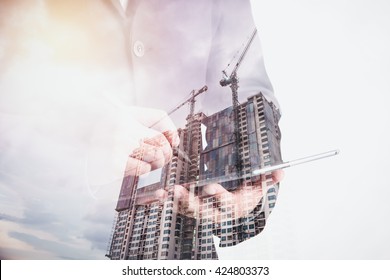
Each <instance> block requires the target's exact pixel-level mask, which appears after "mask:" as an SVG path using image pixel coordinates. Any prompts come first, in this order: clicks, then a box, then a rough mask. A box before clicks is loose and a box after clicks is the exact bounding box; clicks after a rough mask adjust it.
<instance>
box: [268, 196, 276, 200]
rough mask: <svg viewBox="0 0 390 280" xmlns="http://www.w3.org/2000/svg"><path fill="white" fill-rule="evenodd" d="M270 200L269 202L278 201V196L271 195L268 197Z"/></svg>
mask: <svg viewBox="0 0 390 280" xmlns="http://www.w3.org/2000/svg"><path fill="white" fill-rule="evenodd" d="M268 199H269V200H274V199H276V195H269V196H268Z"/></svg>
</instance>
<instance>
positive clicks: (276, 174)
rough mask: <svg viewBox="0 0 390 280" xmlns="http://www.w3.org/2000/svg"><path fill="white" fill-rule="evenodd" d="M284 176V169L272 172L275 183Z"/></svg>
mask: <svg viewBox="0 0 390 280" xmlns="http://www.w3.org/2000/svg"><path fill="white" fill-rule="evenodd" d="M283 178H284V171H283V170H282V169H279V170H276V171H274V172H272V181H273V183H274V184H277V183H279V182H280V181H282V180H283Z"/></svg>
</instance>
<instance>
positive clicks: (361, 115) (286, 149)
mask: <svg viewBox="0 0 390 280" xmlns="http://www.w3.org/2000/svg"><path fill="white" fill-rule="evenodd" d="M39 2H40V1H36V2H33V1H29V2H28V3H34V5H33V4H24V5H32V6H31V7H33V9H34V10H35V12H34V13H31V15H30V16H31V17H25V18H24V19H23V22H21V21H20V14H19V16H18V11H17V10H16V11H14V12H13V13H10V14H7V17H6V18H5V17H4V14H1V9H0V16H1V18H0V20H1V21H2V22H1V24H0V26H1V27H0V32H1V33H0V34H1V35H2V36H0V58H1V59H3V62H4V61H6V62H7V61H8V60H7V59H6V60H4V59H5V58H8V57H9V56H5V51H4V50H5V47H4V46H6V45H7V44H6V43H7V42H6V41H5V40H4V38H6V36H3V35H4V34H6V33H4V32H6V30H5V29H4V26H5V25H4V24H3V22H4V20H5V21H6V22H7V26H12V28H15V29H16V30H25V29H23V26H27V25H28V24H29V23H31V22H34V23H35V24H36V23H37V22H38V23H39V24H42V25H43V26H44V25H45V21H43V22H41V21H42V19H44V18H45V14H44V9H42V7H41V6H39ZM251 2H252V10H253V15H254V19H255V22H256V24H257V26H258V29H259V37H260V38H261V42H262V47H263V53H264V57H265V64H266V69H267V72H268V75H269V77H270V79H271V81H272V84H273V87H274V90H275V94H276V97H277V99H278V101H279V103H280V105H281V109H282V113H283V117H282V119H281V122H280V127H281V130H282V134H283V139H282V154H283V158H284V159H285V160H287V161H288V160H292V159H295V158H300V157H304V156H307V155H311V154H317V153H320V152H324V151H328V150H332V149H339V150H340V155H339V156H337V157H335V158H331V159H325V160H321V161H318V162H315V163H311V164H307V165H302V166H297V167H293V168H291V169H289V170H286V171H285V179H284V181H283V183H282V185H281V189H280V192H279V196H278V202H277V206H276V207H275V210H274V211H273V213H272V215H271V217H270V218H269V220H268V223H267V227H266V229H265V230H264V232H262V233H261V234H260V235H258V236H257V237H255V238H253V239H251V240H250V241H247V242H243V243H241V244H240V245H238V246H235V247H233V248H229V249H225V250H224V251H221V252H219V255H220V257H221V258H225V259H232V258H233V259H234V258H237V253H238V252H242V250H243V249H244V250H245V252H247V254H245V255H243V254H240V258H248V259H389V257H390V256H389V255H390V242H389V241H388V236H390V225H389V222H388V217H387V216H388V213H390V206H389V204H388V202H387V198H388V197H389V196H390V189H389V183H388V182H387V181H386V179H385V176H386V167H387V166H388V164H387V163H386V159H387V158H389V156H390V151H389V147H388V145H387V143H389V142H390V139H389V138H390V134H389V130H388V128H387V127H388V123H389V121H390V116H389V115H390V113H389V110H387V104H389V97H388V93H389V91H390V82H389V79H388V77H389V76H390V75H389V74H390V73H389V72H390V54H389V53H388V49H390V38H389V36H388V34H390V32H389V31H390V30H389V29H390V19H388V14H389V12H390V7H389V5H390V4H388V2H386V1H382V0H376V1H368V0H357V1H352V0H339V1H335V0H329V1H313V0H311V1H308V0H298V1H293V2H292V1H286V0H279V1H278V0H276V1H264V0H261V1H255V0H253V1H251ZM31 7H30V8H31ZM99 11H100V10H99ZM82 16H84V15H82ZM82 16H80V18H82ZM102 16H106V14H105V13H104V12H102ZM39 24H38V25H37V26H38V27H37V29H36V30H35V31H36V32H40V31H39V30H40V29H39ZM58 24H59V23H58ZM21 27H22V28H21ZM116 27H117V26H116V23H112V24H111V25H109V26H105V28H106V29H104V30H107V32H110V31H111V30H112V29H115V28H116ZM80 32H81V33H80V34H81V35H80V36H81V37H80V38H82V31H80ZM63 34H64V36H65V35H67V34H69V33H67V32H66V30H65V31H64V32H63ZM114 34H115V33H114ZM75 35H77V34H72V36H75ZM21 36H22V37H23V34H21ZM45 38H46V37H45ZM47 38H52V36H50V34H47ZM63 40H66V36H65V38H63ZM99 40H100V41H99V42H101V40H102V39H99ZM112 40H113V41H114V40H117V41H116V42H117V44H113V45H120V44H121V43H122V42H121V41H120V40H121V38H120V37H119V36H118V37H116V36H112ZM33 43H34V44H32V46H34V48H33V49H32V50H31V49H28V50H24V49H23V50H24V51H33V54H34V56H32V58H33V59H32V60H31V61H28V64H27V66H26V65H23V68H22V69H23V70H20V68H12V67H11V68H10V69H11V70H9V71H7V72H6V74H7V75H9V76H6V77H7V78H9V77H11V79H7V81H12V83H11V85H10V84H7V83H5V82H4V79H3V81H2V83H1V85H0V87H1V88H0V90H2V91H3V92H4V90H9V87H10V86H11V89H15V88H14V87H16V88H17V89H25V88H28V87H30V86H32V85H34V84H36V83H39V82H41V81H40V80H39V77H40V74H42V73H43V74H44V75H46V76H45V77H46V78H47V77H49V79H54V81H56V80H55V79H57V77H59V76H61V75H67V76H69V77H71V81H73V83H77V81H78V79H79V78H80V76H83V77H86V76H85V74H86V73H88V75H87V77H86V84H85V87H87V88H88V87H91V86H92V85H95V84H97V85H96V87H99V88H105V87H106V84H110V83H112V82H113V81H112V80H110V79H118V80H115V81H114V82H117V81H119V82H118V84H121V85H122V87H123V88H121V90H119V91H120V92H126V91H127V90H128V89H129V88H130V87H131V85H129V84H127V83H126V82H123V81H125V77H126V75H127V74H128V70H127V68H126V66H125V65H124V64H122V62H121V61H122V60H121V57H120V56H115V55H114V54H116V53H117V50H116V49H111V52H110V53H107V54H105V55H106V56H107V57H113V55H114V57H115V59H114V62H112V61H106V64H105V66H106V67H109V69H115V71H117V72H116V74H117V75H113V76H111V77H106V76H105V75H104V73H106V72H105V71H103V70H101V69H97V70H96V71H93V72H91V71H89V70H90V69H89V68H88V65H89V63H90V61H93V60H94V58H95V57H96V56H97V55H99V54H100V53H99V51H100V50H99V49H98V50H95V52H91V51H90V50H89V49H87V50H79V51H80V52H82V53H84V54H85V55H86V63H85V65H87V66H85V67H86V68H83V67H81V68H78V69H79V70H78V71H76V72H74V71H73V70H74V68H72V67H70V68H67V67H64V68H62V69H60V72H57V73H54V74H53V72H51V71H47V68H46V69H45V67H42V68H38V69H37V68H35V66H36V62H37V61H39V62H40V65H43V66H45V64H44V63H48V64H46V66H48V69H51V68H50V64H49V63H50V61H48V60H45V59H47V56H46V55H47V52H46V50H45V48H44V46H42V45H40V44H39V43H38V42H33ZM62 43H63V41H59V42H52V41H50V44H52V45H53V44H54V45H55V46H57V44H62ZM70 47H74V46H70ZM68 51H69V52H71V51H72V49H70V50H68ZM37 53H38V54H39V56H36V54H37ZM65 54H66V53H65ZM65 54H64V55H65ZM16 61H18V60H16ZM42 61H43V62H44V63H43V64H42ZM4 65H6V64H4V63H2V65H0V71H1V72H0V73H1V74H2V76H3V77H4V75H5V72H4V71H5V70H4V69H7V68H6V67H5V66H4ZM241 70H242V71H243V72H242V73H245V71H247V70H246V68H245V65H243V69H241ZM20 71H26V73H27V74H28V75H27V74H26V73H23V72H22V73H20ZM58 71H59V70H58ZM113 71H114V70H113ZM34 73H35V75H34ZM18 75H27V76H29V77H31V79H30V80H28V81H27V82H25V83H18V77H19V76H18ZM121 82H123V83H121ZM201 86H203V85H201ZM201 86H200V87H201ZM56 89H57V90H59V91H60V92H63V93H65V92H67V91H70V90H76V89H75V88H73V87H72V83H71V82H69V83H63V82H62V83H61V82H60V81H58V87H57V88H56ZM50 90H51V89H50V88H44V92H43V93H42V92H36V94H38V96H39V94H47V92H50ZM77 90H78V91H77V93H78V94H83V93H82V89H77ZM45 91H46V92H45ZM0 98H1V97H0ZM34 99H35V98H31V96H21V97H20V99H17V98H15V99H12V100H6V101H7V102H5V101H4V99H1V100H0V109H2V111H1V112H3V113H4V112H5V114H3V115H2V118H1V120H0V121H1V123H0V129H1V130H2V131H1V132H0V133H1V134H0V135H2V136H1V137H0V148H1V150H2V151H5V152H2V155H1V157H0V172H1V173H0V176H1V180H0V258H1V259H4V258H16V259H20V258H22V259H72V258H75V259H103V258H104V254H105V253H106V248H107V245H108V241H109V236H110V232H111V228H112V223H113V219H114V215H115V211H114V208H115V199H116V196H117V193H116V192H113V191H111V190H107V188H106V189H104V190H102V191H101V192H98V193H97V192H95V191H96V189H94V188H86V187H85V182H84V181H83V180H84V179H85V172H88V171H86V170H87V169H88V166H87V165H88V164H87V163H86V162H85V161H83V160H82V159H81V158H82V155H84V154H83V149H82V148H83V147H84V146H83V144H85V143H78V144H80V146H77V145H75V146H73V147H68V146H67V145H58V144H59V143H60V144H61V143H67V142H68V141H75V138H72V137H74V136H75V135H72V134H69V133H67V132H69V131H73V130H64V132H63V133H62V134H59V135H54V136H53V137H52V138H47V137H43V136H42V135H44V134H42V133H44V132H47V131H51V129H52V128H53V125H61V126H63V127H64V128H66V127H67V125H68V123H58V114H57V113H58V112H57V113H56V112H52V111H50V110H47V108H45V107H42V108H41V107H38V109H37V107H36V106H31V105H33V103H32V102H34ZM21 100H22V102H21ZM53 102H58V104H60V105H61V104H62V102H64V100H62V99H59V100H57V99H55V98H54V99H53ZM4 104H7V106H2V105H4ZM9 104H11V106H10V105H9ZM15 104H16V105H15ZM21 104H22V105H21ZM55 104H57V103H55ZM82 105H83V104H77V106H76V107H75V108H74V109H75V110H74V112H77V113H76V114H73V115H72V114H69V118H70V119H71V120H73V119H72V117H73V118H76V117H77V116H79V115H78V114H82V112H80V111H78V109H79V108H80V107H82ZM13 106H14V107H13ZM20 106H22V107H20ZM101 106H103V105H101ZM21 108H22V109H23V112H28V113H29V114H31V115H32V116H34V117H31V118H29V121H30V122H31V126H28V129H26V127H18V126H17V125H15V124H17V123H18V119H16V120H15V119H14V118H10V117H9V115H7V113H10V112H12V113H15V111H12V110H17V109H18V110H19V109H21ZM58 108H61V106H59V107H58ZM104 109H107V108H106V107H104ZM111 109H112V108H111ZM30 110H31V111H30ZM43 112H44V113H43ZM59 113H66V112H61V111H60V112H59ZM42 114H43V115H42ZM43 117H45V119H49V120H50V121H49V122H47V123H44V124H45V125H44V126H40V127H39V128H40V129H41V130H39V129H38V128H37V127H36V126H35V124H37V122H38V123H39V124H42V123H41V121H42V118H43ZM47 117H49V118H47ZM96 117H100V116H99V115H97V116H96ZM88 124H89V123H88V122H86V123H79V124H77V126H76V129H75V130H76V131H77V133H76V134H77V135H79V133H81V132H83V131H86V128H87V127H88ZM3 135H8V136H7V137H5V136H3ZM15 139H16V140H17V141H15ZM25 139H31V141H28V143H29V144H28V145H26V144H25V142H26V141H24V140H25ZM58 154H61V159H58V157H57V155H58ZM75 156H80V160H78V161H76V162H75V164H74V165H73V166H68V165H67V164H66V163H67V162H70V161H71V160H72V158H74V157H75ZM42 167H43V168H42ZM64 167H66V168H64ZM60 171H61V172H60ZM81 181H82V182H81ZM36 182H39V184H37V183H36ZM87 185H88V184H87ZM59 186H61V187H59ZM107 209H108V211H107ZM253 248H256V250H253Z"/></svg>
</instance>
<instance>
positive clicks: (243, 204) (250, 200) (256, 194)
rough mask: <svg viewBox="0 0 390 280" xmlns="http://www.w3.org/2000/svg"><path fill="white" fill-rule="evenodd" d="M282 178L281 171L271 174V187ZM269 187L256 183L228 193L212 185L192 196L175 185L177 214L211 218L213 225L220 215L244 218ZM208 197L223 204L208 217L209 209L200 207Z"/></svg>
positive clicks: (218, 185)
mask: <svg viewBox="0 0 390 280" xmlns="http://www.w3.org/2000/svg"><path fill="white" fill-rule="evenodd" d="M283 176H284V172H283V171H282V170H277V171H274V172H272V182H273V185H275V184H277V183H279V182H280V181H281V180H282V179H283ZM270 187H271V186H268V187H262V184H261V182H257V183H256V184H253V185H252V186H245V185H242V186H240V187H239V188H237V189H236V190H234V191H228V190H226V189H225V188H224V187H223V186H222V185H220V184H217V183H214V184H209V185H206V186H205V187H203V189H202V191H201V193H199V195H198V196H193V195H192V194H191V191H189V190H188V188H186V187H184V186H181V185H176V186H175V188H174V193H175V198H177V199H178V200H179V201H180V202H181V204H182V207H179V208H178V209H179V212H181V213H182V214H186V215H194V214H196V213H197V214H201V215H202V216H203V217H207V218H211V219H212V220H213V222H214V223H219V222H220V219H221V216H222V215H221V214H227V215H231V217H232V218H241V217H244V216H246V215H247V214H248V213H249V212H251V211H253V209H254V208H255V207H256V206H257V205H258V204H259V202H260V200H261V199H263V197H264V195H265V194H266V193H267V190H268V188H270ZM160 195H161V193H160ZM210 197H212V198H216V199H215V201H224V202H225V204H224V206H223V207H220V206H218V207H214V208H213V214H212V215H208V211H209V210H210V209H204V210H202V207H201V205H202V200H203V199H204V198H210ZM183 206H184V207H183Z"/></svg>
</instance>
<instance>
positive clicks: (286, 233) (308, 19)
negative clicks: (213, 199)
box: [224, 0, 390, 259]
mask: <svg viewBox="0 0 390 280" xmlns="http://www.w3.org/2000/svg"><path fill="white" fill-rule="evenodd" d="M252 8H253V13H254V17H255V21H256V23H257V26H258V29H259V34H260V37H261V41H262V45H263V49H264V56H265V59H266V60H265V63H266V67H267V71H268V74H269V76H270V79H271V81H272V83H273V85H274V88H275V93H276V96H277V98H278V100H279V102H280V104H281V107H282V112H283V117H282V120H281V123H280V125H281V129H282V133H283V139H282V145H283V146H282V151H283V157H284V160H287V161H288V160H292V159H295V158H299V157H303V156H306V155H310V154H316V153H319V152H325V151H328V150H331V149H334V148H337V149H340V151H341V154H340V155H339V156H337V157H334V158H330V159H325V160H322V161H318V162H315V163H311V164H308V165H301V166H297V167H293V168H291V169H289V170H286V172H285V175H286V176H285V179H284V181H283V184H282V185H281V189H280V193H279V198H278V203H277V206H276V208H275V210H274V212H273V213H272V215H271V217H270V219H269V220H268V225H267V227H266V229H265V231H264V232H263V233H262V234H260V235H259V236H258V237H256V238H255V240H254V241H253V242H250V243H249V242H248V244H245V242H244V243H243V245H242V246H241V245H240V247H237V248H235V249H234V250H232V251H226V252H225V254H224V257H225V258H240V259H241V258H248V259H258V258H260V259H389V257H390V241H389V236H390V222H389V214H390V203H389V198H390V188H389V186H390V184H389V182H388V178H387V177H388V176H387V170H388V167H389V162H388V160H389V155H390V153H389V146H388V145H389V144H388V143H390V133H389V120H390V113H389V110H388V106H389V101H390V99H389V93H390V79H389V78H390V54H389V50H390V36H389V34H390V17H389V14H390V3H389V2H388V1H385V0H374V1H368V0H356V1H352V0H337V1H336V0H328V1H318V0H310V1H309V0H297V1H287V0H273V1H256V0H252ZM232 20H234V18H232ZM254 248H255V249H254ZM243 249H244V251H243ZM238 252H241V253H240V255H239V257H238V255H237V253H238ZM242 252H247V253H246V254H242Z"/></svg>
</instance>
